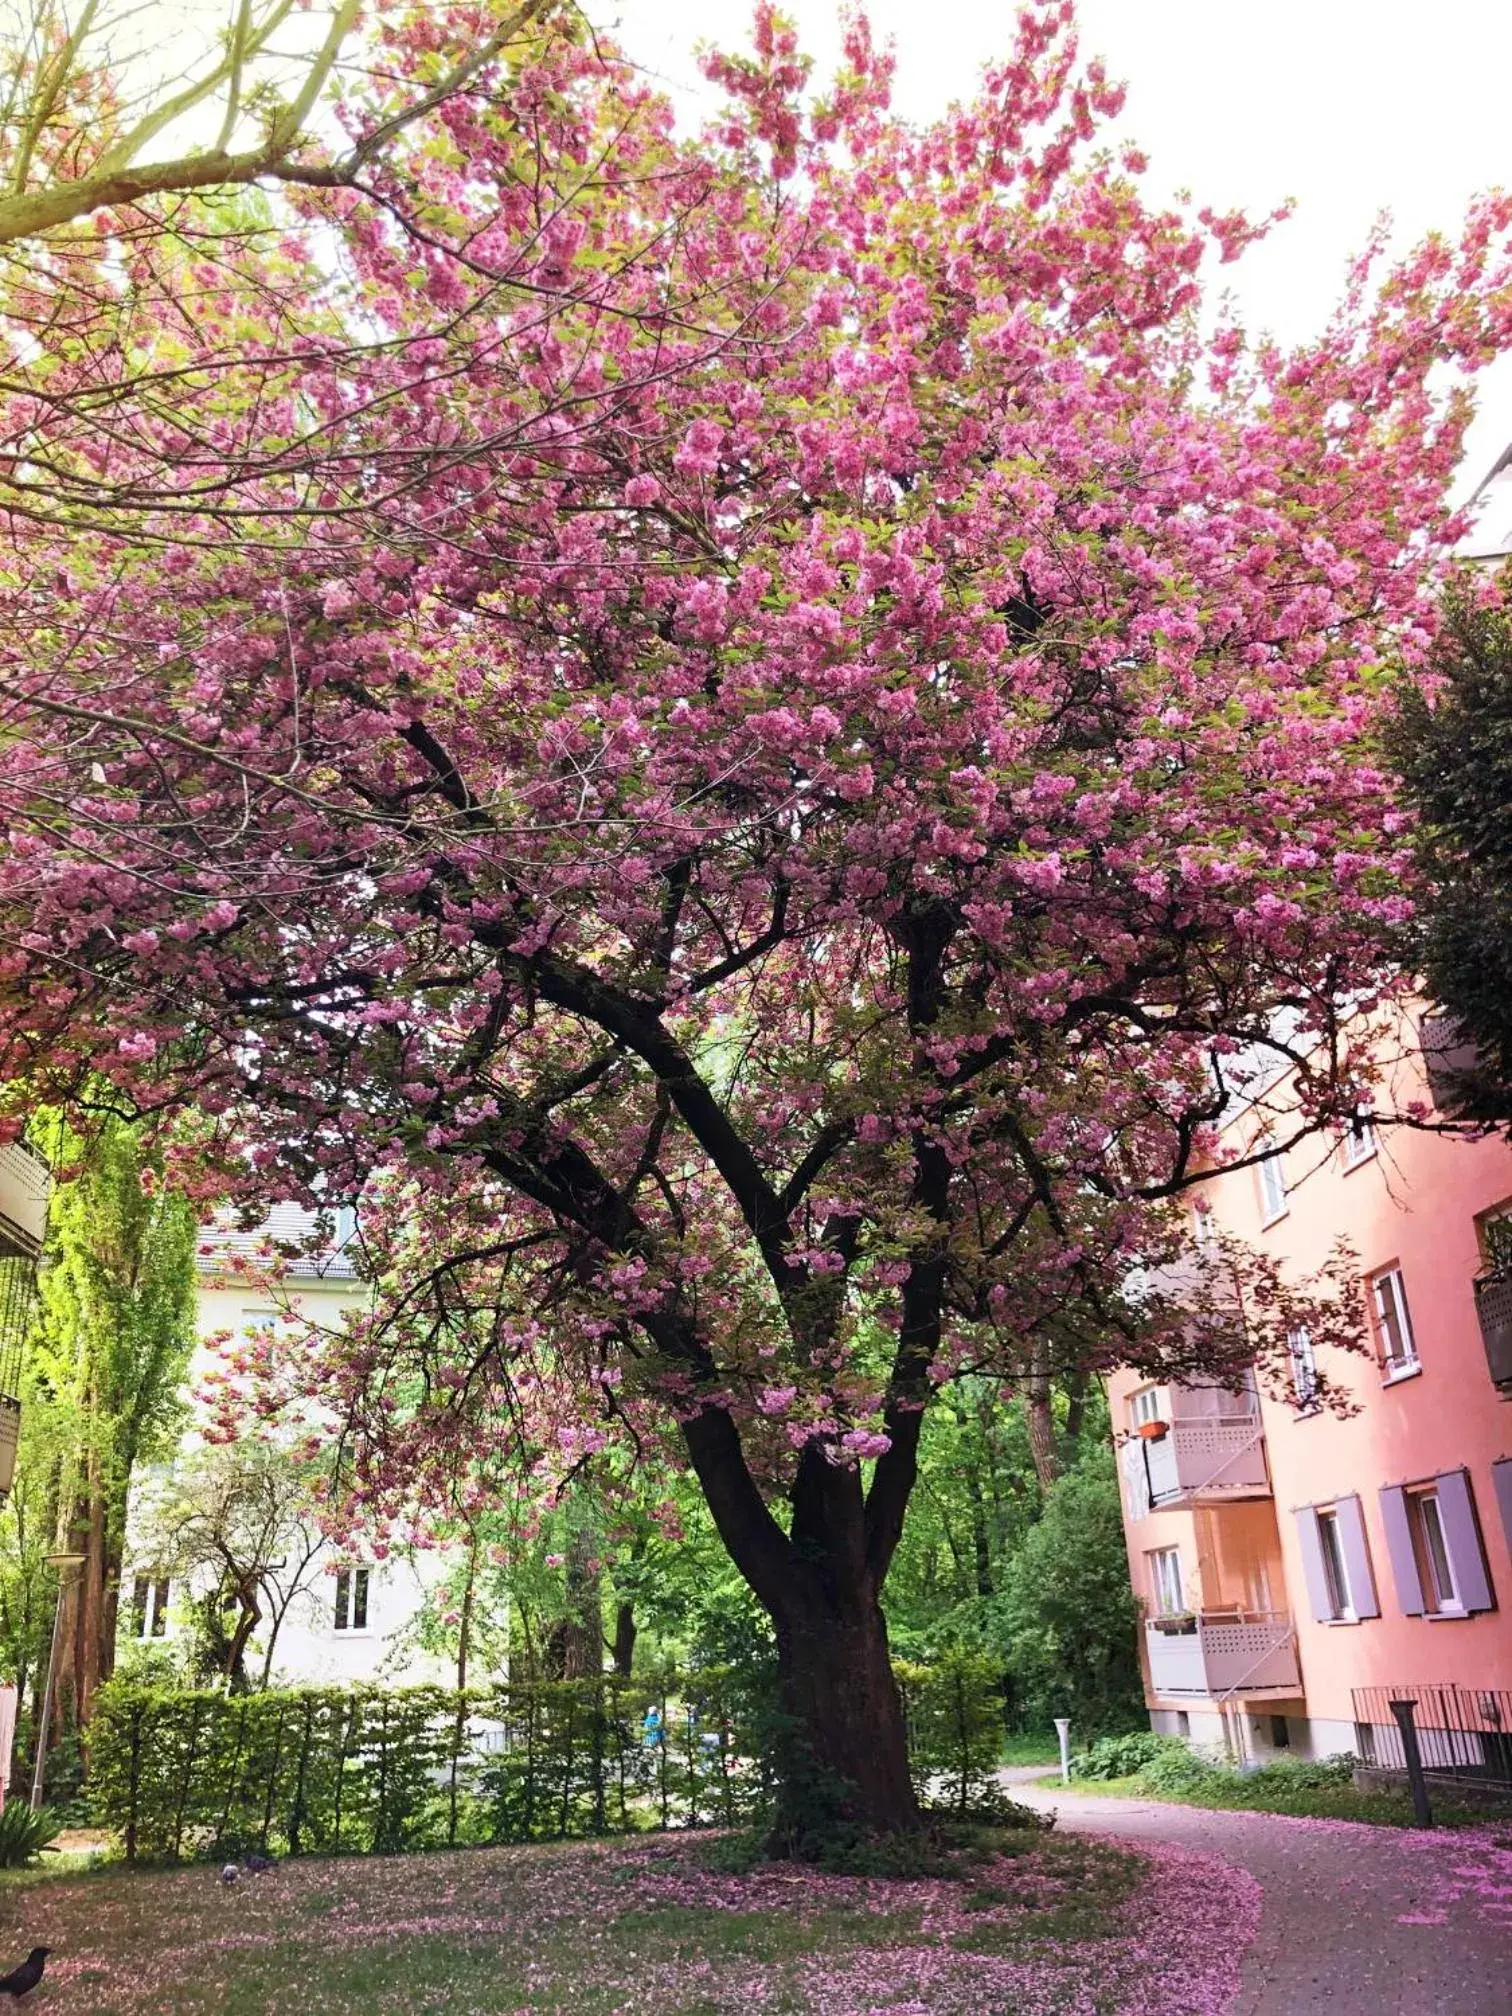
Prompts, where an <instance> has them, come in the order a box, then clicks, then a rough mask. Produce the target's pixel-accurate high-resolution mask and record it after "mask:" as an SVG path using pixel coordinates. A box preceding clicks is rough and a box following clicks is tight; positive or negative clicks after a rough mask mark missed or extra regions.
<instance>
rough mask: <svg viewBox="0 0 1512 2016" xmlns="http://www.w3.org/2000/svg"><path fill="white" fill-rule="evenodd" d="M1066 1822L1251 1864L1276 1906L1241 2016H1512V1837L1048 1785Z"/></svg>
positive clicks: (1040, 1794) (1048, 1803)
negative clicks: (1207, 1806) (1219, 1809)
mask: <svg viewBox="0 0 1512 2016" xmlns="http://www.w3.org/2000/svg"><path fill="white" fill-rule="evenodd" d="M1003 1775H1004V1778H1005V1779H1006V1780H1007V1781H1008V1783H1009V1784H1010V1785H1011V1786H1012V1791H1013V1796H1014V1797H1015V1798H1016V1799H1022V1800H1023V1801H1024V1802H1025V1803H1026V1804H1028V1805H1033V1806H1038V1807H1041V1808H1046V1809H1048V1808H1054V1809H1055V1810H1056V1811H1057V1812H1058V1813H1059V1815H1060V1819H1061V1824H1062V1825H1063V1826H1065V1827H1068V1828H1075V1829H1077V1830H1078V1831H1080V1830H1085V1831H1087V1832H1089V1833H1099V1834H1116V1835H1119V1836H1121V1837H1123V1838H1126V1839H1129V1840H1134V1841H1171V1842H1176V1843H1178V1844H1179V1845H1180V1846H1182V1847H1185V1848H1196V1849H1200V1850H1202V1851H1204V1852H1206V1853H1209V1854H1214V1855H1217V1856H1219V1857H1220V1858H1221V1859H1222V1860H1223V1861H1225V1862H1228V1863H1230V1864H1231V1865H1233V1866H1234V1867H1236V1868H1240V1869H1247V1870H1248V1871H1249V1873H1250V1874H1251V1875H1252V1876H1253V1877H1254V1878H1255V1879H1256V1881H1257V1882H1258V1883H1259V1884H1260V1886H1261V1889H1262V1890H1263V1892H1264V1901H1263V1903H1262V1906H1261V1913H1260V1929H1259V1932H1258V1934H1257V1935H1256V1938H1255V1941H1254V1944H1253V1945H1252V1946H1251V1947H1250V1950H1249V1952H1248V1954H1247V1955H1246V1956H1245V1963H1244V1973H1243V1986H1242V1988H1241V1990H1240V1993H1239V1998H1238V2000H1237V2002H1236V2003H1235V2004H1234V2008H1233V2011H1232V2016H1313V2012H1315V2011H1318V2012H1322V2016H1512V1831H1507V1830H1503V1829H1496V1828H1488V1829H1486V1830H1484V1831H1482V1830H1476V1831H1474V1832H1473V1833H1459V1832H1455V1833H1450V1832H1447V1831H1440V1830H1437V1829H1435V1830H1433V1831H1430V1832H1426V1833H1418V1832H1416V1831H1414V1830H1409V1829H1405V1828H1393V1827H1364V1826H1360V1825H1359V1824H1357V1823H1356V1822H1354V1821H1348V1820H1288V1819H1284V1818H1282V1817H1281V1816H1280V1815H1278V1814H1273V1813H1213V1812H1207V1811H1205V1810H1203V1809H1201V1808H1198V1807H1193V1806H1171V1805H1166V1804H1164V1803H1160V1802H1155V1801H1150V1800H1141V1799H1100V1798H1096V1797H1089V1796H1087V1795H1086V1794H1081V1795H1078V1794H1077V1793H1076V1791H1075V1789H1074V1788H1073V1789H1071V1790H1069V1791H1062V1790H1060V1789H1059V1788H1041V1787H1039V1786H1036V1785H1034V1784H1032V1783H1030V1782H1028V1781H1030V1780H1032V1779H1034V1778H1035V1777H1043V1775H1044V1773H1043V1768H1042V1767H1039V1766H1027V1767H1016V1768H1015V1769H1013V1770H1011V1771H1008V1772H1005V1773H1004V1774H1003Z"/></svg>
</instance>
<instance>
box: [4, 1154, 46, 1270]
mask: <svg viewBox="0 0 1512 2016" xmlns="http://www.w3.org/2000/svg"><path fill="white" fill-rule="evenodd" d="M51 1192H52V1177H51V1176H50V1175H49V1174H48V1170H47V1164H46V1163H45V1162H43V1161H42V1160H41V1158H40V1157H39V1156H36V1155H34V1154H33V1153H32V1152H31V1150H30V1149H29V1148H23V1147H22V1145H21V1143H20V1142H19V1141H8V1142H5V1143H4V1144H3V1145H0V1258H13V1259H24V1260H34V1259H35V1258H36V1257H37V1255H38V1254H39V1253H40V1252H41V1251H42V1239H43V1235H44V1233H45V1232H46V1231H47V1200H48V1197H49V1195H50V1194H51Z"/></svg>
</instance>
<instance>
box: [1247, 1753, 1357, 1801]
mask: <svg viewBox="0 0 1512 2016" xmlns="http://www.w3.org/2000/svg"><path fill="white" fill-rule="evenodd" d="M1354 1771H1355V1759H1354V1757H1353V1755H1344V1756H1339V1757H1316V1758H1311V1757H1275V1758H1272V1759H1271V1761H1270V1763H1268V1764H1262V1765H1261V1767H1260V1769H1259V1770H1258V1771H1251V1772H1250V1773H1249V1775H1248V1777H1247V1778H1246V1780H1245V1783H1246V1784H1248V1785H1253V1786H1256V1787H1258V1788H1260V1789H1262V1790H1264V1791H1267V1792H1333V1791H1337V1790H1338V1788H1339V1787H1340V1786H1341V1785H1345V1786H1352V1785H1353V1784H1354Z"/></svg>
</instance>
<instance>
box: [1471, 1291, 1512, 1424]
mask: <svg viewBox="0 0 1512 2016" xmlns="http://www.w3.org/2000/svg"><path fill="white" fill-rule="evenodd" d="M1475 1313H1476V1315H1477V1317H1478V1318H1479V1319H1480V1333H1481V1342H1482V1344H1484V1345H1485V1347H1486V1369H1487V1371H1488V1372H1489V1373H1490V1374H1491V1380H1492V1384H1493V1385H1495V1386H1497V1387H1498V1388H1499V1389H1500V1390H1501V1391H1502V1392H1503V1393H1505V1394H1507V1395H1508V1397H1509V1398H1512V1275H1509V1274H1483V1275H1482V1276H1481V1277H1480V1279H1479V1280H1478V1281H1477V1282H1476V1284H1475Z"/></svg>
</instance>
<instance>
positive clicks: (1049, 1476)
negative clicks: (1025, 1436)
mask: <svg viewBox="0 0 1512 2016" xmlns="http://www.w3.org/2000/svg"><path fill="white" fill-rule="evenodd" d="M1024 1412H1025V1416H1026V1418H1027V1421H1028V1427H1029V1454H1030V1456H1031V1457H1032V1458H1033V1461H1034V1474H1035V1476H1036V1477H1038V1479H1039V1482H1040V1489H1041V1490H1042V1491H1048V1490H1049V1489H1050V1486H1051V1485H1052V1484H1053V1483H1054V1482H1055V1479H1056V1477H1057V1475H1058V1473H1059V1470H1060V1465H1059V1463H1058V1462H1057V1461H1056V1455H1055V1416H1054V1413H1053V1412H1052V1410H1051V1404H1050V1351H1049V1346H1048V1345H1045V1344H1038V1343H1037V1344H1036V1345H1035V1347H1034V1357H1033V1361H1032V1363H1031V1365H1030V1370H1029V1377H1028V1378H1027V1379H1026V1380H1025V1382H1024Z"/></svg>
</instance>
